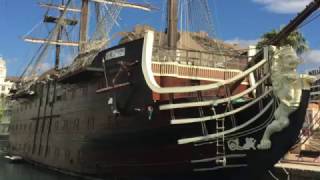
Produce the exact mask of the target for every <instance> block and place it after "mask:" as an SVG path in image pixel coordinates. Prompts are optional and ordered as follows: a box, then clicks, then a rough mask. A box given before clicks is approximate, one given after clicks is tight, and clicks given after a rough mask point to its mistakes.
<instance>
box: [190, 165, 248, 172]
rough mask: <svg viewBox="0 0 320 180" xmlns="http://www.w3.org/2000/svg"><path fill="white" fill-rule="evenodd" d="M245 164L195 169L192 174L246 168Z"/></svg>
mask: <svg viewBox="0 0 320 180" xmlns="http://www.w3.org/2000/svg"><path fill="white" fill-rule="evenodd" d="M247 166H248V165H247V164H232V165H225V166H216V167H213V168H197V169H193V171H194V172H203V171H215V170H219V169H225V168H238V167H247Z"/></svg>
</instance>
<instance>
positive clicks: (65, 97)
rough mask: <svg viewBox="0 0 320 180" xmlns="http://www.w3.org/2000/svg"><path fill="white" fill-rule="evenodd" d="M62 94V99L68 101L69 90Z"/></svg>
mask: <svg viewBox="0 0 320 180" xmlns="http://www.w3.org/2000/svg"><path fill="white" fill-rule="evenodd" d="M61 96H62V97H61V99H62V100H63V101H66V100H67V92H65V91H64V92H63V93H62V95H61Z"/></svg>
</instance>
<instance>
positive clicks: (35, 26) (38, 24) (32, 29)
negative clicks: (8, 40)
mask: <svg viewBox="0 0 320 180" xmlns="http://www.w3.org/2000/svg"><path fill="white" fill-rule="evenodd" d="M42 23H43V21H42V20H40V22H39V23H37V24H36V25H34V26H33V27H32V28H31V30H30V31H29V32H27V33H26V34H25V35H23V36H22V38H25V37H26V36H28V35H30V34H31V33H32V32H33V31H34V30H35V29H36V28H37V27H38V26H40V24H42Z"/></svg>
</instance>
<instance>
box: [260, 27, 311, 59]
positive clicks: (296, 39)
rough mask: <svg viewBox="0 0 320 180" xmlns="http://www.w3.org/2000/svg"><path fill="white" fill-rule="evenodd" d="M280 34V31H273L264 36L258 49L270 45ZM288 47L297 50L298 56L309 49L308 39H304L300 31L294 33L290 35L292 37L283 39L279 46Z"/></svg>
mask: <svg viewBox="0 0 320 180" xmlns="http://www.w3.org/2000/svg"><path fill="white" fill-rule="evenodd" d="M278 33H279V31H277V30H275V29H273V30H272V31H270V32H267V33H265V34H264V35H262V37H261V41H259V42H258V44H257V48H258V49H260V48H262V47H263V46H264V45H266V44H267V43H268V41H270V40H271V39H273V38H274V37H275V36H276V35H277V34H278ZM286 45H290V46H292V47H293V48H294V49H295V50H296V52H297V54H302V53H303V52H305V51H307V50H308V49H309V46H308V43H307V41H306V39H305V38H304V37H303V35H302V33H301V32H299V31H293V32H292V33H290V35H289V36H288V37H287V38H286V39H283V40H282V41H281V42H280V44H279V46H286Z"/></svg>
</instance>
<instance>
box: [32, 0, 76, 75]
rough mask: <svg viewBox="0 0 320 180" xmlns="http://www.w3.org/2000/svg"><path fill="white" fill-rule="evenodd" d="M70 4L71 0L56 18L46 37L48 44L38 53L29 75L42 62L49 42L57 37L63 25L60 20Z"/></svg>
mask: <svg viewBox="0 0 320 180" xmlns="http://www.w3.org/2000/svg"><path fill="white" fill-rule="evenodd" d="M70 3H71V0H68V2H67V3H66V5H65V8H64V10H63V11H62V13H61V15H60V16H59V18H58V22H57V24H56V26H55V28H54V29H53V31H51V32H50V34H49V35H48V37H49V38H48V40H49V42H48V43H46V44H44V46H43V50H42V52H40V54H39V56H38V58H37V60H36V62H35V65H34V67H33V68H32V71H31V75H34V73H35V69H36V68H37V67H38V65H39V63H40V61H41V60H42V58H43V56H44V55H45V53H46V51H47V49H48V47H49V44H50V42H51V41H52V38H53V37H55V36H56V35H57V33H58V30H59V29H60V27H61V26H62V24H63V23H62V21H63V19H62V18H63V17H64V15H65V14H66V12H67V8H68V7H69V5H70Z"/></svg>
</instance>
